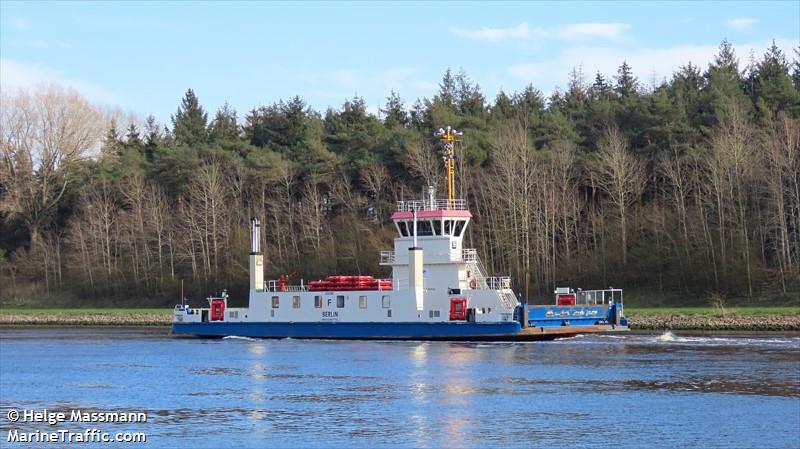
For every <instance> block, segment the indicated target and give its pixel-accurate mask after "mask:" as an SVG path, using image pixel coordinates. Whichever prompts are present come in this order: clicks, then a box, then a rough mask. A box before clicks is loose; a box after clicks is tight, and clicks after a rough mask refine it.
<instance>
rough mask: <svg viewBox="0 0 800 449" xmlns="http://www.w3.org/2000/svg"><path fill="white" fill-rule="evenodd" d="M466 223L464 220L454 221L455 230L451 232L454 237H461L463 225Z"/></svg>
mask: <svg viewBox="0 0 800 449" xmlns="http://www.w3.org/2000/svg"><path fill="white" fill-rule="evenodd" d="M466 223H467V222H466V221H465V220H458V221H456V229H455V231H454V232H453V235H454V236H456V237H461V232H462V231H464V225H465V224H466Z"/></svg>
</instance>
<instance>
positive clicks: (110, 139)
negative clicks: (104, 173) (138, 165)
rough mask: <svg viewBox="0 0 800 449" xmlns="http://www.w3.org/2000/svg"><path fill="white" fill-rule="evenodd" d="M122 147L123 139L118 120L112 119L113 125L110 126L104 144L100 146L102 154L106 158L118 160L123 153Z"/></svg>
mask: <svg viewBox="0 0 800 449" xmlns="http://www.w3.org/2000/svg"><path fill="white" fill-rule="evenodd" d="M122 148H123V144H122V139H121V138H120V135H119V131H117V121H116V120H111V125H110V126H109V127H108V131H107V132H106V135H105V137H104V138H103V144H102V146H101V147H100V154H101V155H102V157H103V158H105V159H109V160H116V159H118V158H119V157H120V155H121V154H122Z"/></svg>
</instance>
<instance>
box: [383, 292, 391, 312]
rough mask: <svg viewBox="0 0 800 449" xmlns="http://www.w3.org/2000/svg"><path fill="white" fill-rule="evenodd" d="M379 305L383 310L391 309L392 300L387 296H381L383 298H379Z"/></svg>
mask: <svg viewBox="0 0 800 449" xmlns="http://www.w3.org/2000/svg"><path fill="white" fill-rule="evenodd" d="M381 305H382V306H383V308H384V309H388V308H389V307H392V298H390V297H389V295H383V297H381Z"/></svg>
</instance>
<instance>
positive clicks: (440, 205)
mask: <svg viewBox="0 0 800 449" xmlns="http://www.w3.org/2000/svg"><path fill="white" fill-rule="evenodd" d="M421 210H467V200H465V199H463V198H456V199H453V200H448V199H444V198H440V199H434V200H409V201H398V202H397V212H415V211H421Z"/></svg>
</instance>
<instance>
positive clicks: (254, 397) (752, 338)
mask: <svg viewBox="0 0 800 449" xmlns="http://www.w3.org/2000/svg"><path fill="white" fill-rule="evenodd" d="M0 408H2V411H1V413H0V431H2V434H1V435H0V436H1V437H2V438H1V439H0V441H1V442H2V444H0V445H2V446H3V447H36V446H35V445H24V444H21V443H17V444H12V445H9V444H8V443H6V436H7V433H8V430H9V429H11V428H18V429H20V430H24V431H33V430H35V429H47V428H48V426H46V425H37V424H19V423H18V424H16V425H12V423H10V422H9V421H8V420H7V419H6V414H7V412H8V411H9V410H11V409H19V410H22V409H35V410H41V409H44V408H47V409H50V410H54V409H55V410H72V409H83V410H99V411H109V410H115V411H145V412H147V414H148V422H147V423H139V424H127V425H123V424H113V425H112V424H102V425H96V427H100V428H101V430H113V431H116V430H119V429H124V430H131V431H140V432H145V433H146V434H147V439H148V443H147V445H146V446H141V447H153V448H156V447H188V448H192V449H201V448H215V447H259V448H262V447H312V448H316V447H319V448H326V447H389V448H404V447H422V448H428V447H430V448H438V447H467V448H472V447H475V448H484V447H492V448H499V447H525V448H528V447H565V446H568V447H586V448H594V447H613V446H616V447H637V448H638V447H665V448H672V447H707V448H731V447H741V448H754V447H760V448H793V447H800V338H798V337H796V336H776V335H735V336H726V335H713V336H683V335H672V334H664V335H659V334H652V335H650V334H632V335H626V336H584V337H576V338H571V339H566V340H559V341H555V342H526V343H447V342H381V341H306V340H253V339H248V338H238V337H233V338H230V337H229V338H225V339H220V340H202V339H187V338H172V337H170V336H168V335H166V333H165V332H164V331H163V330H161V329H158V330H153V329H118V328H116V329H115V328H0ZM37 426H38V427H37ZM72 427H76V426H72ZM50 430H52V429H50ZM125 446H126V445H121V444H118V445H115V447H125ZM48 447H57V446H53V445H48ZM71 447H75V446H74V445H72V446H71ZM94 447H97V445H94ZM130 447H136V446H135V445H131V446H130Z"/></svg>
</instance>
